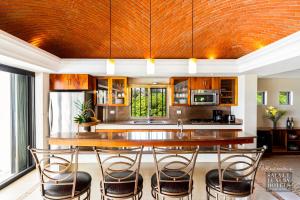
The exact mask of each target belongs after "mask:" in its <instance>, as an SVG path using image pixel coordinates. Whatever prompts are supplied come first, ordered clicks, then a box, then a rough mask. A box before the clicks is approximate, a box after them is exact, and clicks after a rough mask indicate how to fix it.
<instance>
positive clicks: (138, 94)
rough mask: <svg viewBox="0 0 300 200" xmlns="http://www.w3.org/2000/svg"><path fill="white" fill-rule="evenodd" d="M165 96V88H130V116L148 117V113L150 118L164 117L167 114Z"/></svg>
mask: <svg viewBox="0 0 300 200" xmlns="http://www.w3.org/2000/svg"><path fill="white" fill-rule="evenodd" d="M149 93H150V96H149V95H148V94H149ZM166 94H167V89H166V88H132V89H131V116H132V117H141V118H143V117H148V112H149V116H150V117H165V116H166V113H167V112H166V110H167V108H166V99H167V96H166ZM148 107H149V108H148Z"/></svg>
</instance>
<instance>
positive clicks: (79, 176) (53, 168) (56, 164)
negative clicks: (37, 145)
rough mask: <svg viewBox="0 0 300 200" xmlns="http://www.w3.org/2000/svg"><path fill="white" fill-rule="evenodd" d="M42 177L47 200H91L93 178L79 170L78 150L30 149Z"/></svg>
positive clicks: (42, 186) (42, 187)
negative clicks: (81, 199) (75, 199)
mask: <svg viewBox="0 0 300 200" xmlns="http://www.w3.org/2000/svg"><path fill="white" fill-rule="evenodd" d="M28 150H29V151H30V152H31V154H32V156H33V158H34V160H35V164H36V168H37V170H38V172H39V175H40V184H41V192H42V197H43V199H45V200H54V199H55V200H58V199H59V200H66V199H74V198H77V199H80V198H81V197H83V200H90V188H91V181H92V177H91V176H90V174H88V173H86V172H81V171H77V169H78V149H77V148H71V149H65V150H62V149H60V150H45V149H34V148H30V147H28Z"/></svg>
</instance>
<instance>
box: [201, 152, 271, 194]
mask: <svg viewBox="0 0 300 200" xmlns="http://www.w3.org/2000/svg"><path fill="white" fill-rule="evenodd" d="M265 150H266V147H262V148H257V149H231V148H220V147H218V169H213V170H210V171H209V172H207V173H206V191H207V199H210V197H213V198H214V199H219V196H223V197H224V199H226V198H227V197H228V198H230V199H231V198H242V197H248V196H251V195H252V194H253V191H254V181H255V175H256V172H257V169H258V166H259V162H260V160H261V158H262V155H263V153H264V152H265ZM224 154H227V155H224ZM228 154H229V155H228ZM222 156H224V158H223V159H221V157H222ZM212 192H214V194H215V195H214V194H212Z"/></svg>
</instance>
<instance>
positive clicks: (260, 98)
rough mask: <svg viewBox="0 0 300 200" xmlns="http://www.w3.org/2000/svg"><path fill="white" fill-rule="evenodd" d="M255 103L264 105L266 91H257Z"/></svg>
mask: <svg viewBox="0 0 300 200" xmlns="http://www.w3.org/2000/svg"><path fill="white" fill-rule="evenodd" d="M256 100H257V105H266V104H267V103H266V92H257V96H256Z"/></svg>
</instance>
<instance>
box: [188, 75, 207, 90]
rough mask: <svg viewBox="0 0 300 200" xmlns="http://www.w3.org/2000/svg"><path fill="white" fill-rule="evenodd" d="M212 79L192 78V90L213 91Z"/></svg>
mask: <svg viewBox="0 0 300 200" xmlns="http://www.w3.org/2000/svg"><path fill="white" fill-rule="evenodd" d="M211 89H212V78H211V77H192V78H191V90H211Z"/></svg>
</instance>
